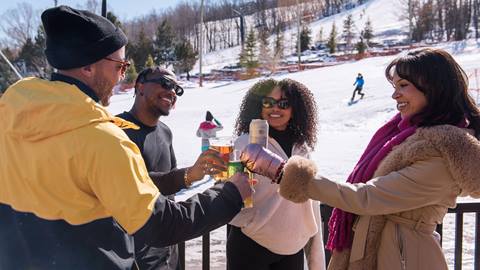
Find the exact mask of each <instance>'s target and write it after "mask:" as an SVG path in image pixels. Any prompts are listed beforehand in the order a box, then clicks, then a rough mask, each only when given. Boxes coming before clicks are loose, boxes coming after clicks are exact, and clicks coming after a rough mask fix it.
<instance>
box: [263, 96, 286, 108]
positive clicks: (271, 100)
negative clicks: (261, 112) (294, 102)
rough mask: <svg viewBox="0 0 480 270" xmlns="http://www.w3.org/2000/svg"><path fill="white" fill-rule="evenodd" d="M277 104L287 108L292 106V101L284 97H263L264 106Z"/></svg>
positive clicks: (268, 106) (279, 106)
mask: <svg viewBox="0 0 480 270" xmlns="http://www.w3.org/2000/svg"><path fill="white" fill-rule="evenodd" d="M275 105H277V107H278V108H280V109H282V110H285V109H288V108H289V107H290V103H289V102H288V99H286V98H282V99H274V98H272V97H264V98H262V107H263V108H265V109H270V108H273V106H275Z"/></svg>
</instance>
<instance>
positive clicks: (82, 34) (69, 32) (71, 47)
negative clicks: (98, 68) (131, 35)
mask: <svg viewBox="0 0 480 270" xmlns="http://www.w3.org/2000/svg"><path fill="white" fill-rule="evenodd" d="M42 22H43V26H44V28H45V33H46V35H47V49H46V50H45V54H46V56H47V59H48V62H49V63H50V65H52V66H53V67H55V68H57V69H71V68H78V67H83V66H86V65H89V64H93V63H95V62H97V61H99V60H100V59H102V58H104V57H106V56H108V55H110V54H112V53H114V52H115V51H117V50H118V49H120V48H121V47H123V46H125V45H126V44H127V37H126V36H125V34H124V33H123V32H122V30H121V29H120V28H118V27H116V26H115V25H113V24H112V23H111V22H110V21H109V20H108V19H106V18H104V17H101V16H99V15H96V14H94V13H92V12H89V11H86V10H77V9H73V8H71V7H68V6H59V7H55V8H50V9H47V10H45V11H44V12H43V13H42Z"/></svg>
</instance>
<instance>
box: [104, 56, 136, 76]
mask: <svg viewBox="0 0 480 270" xmlns="http://www.w3.org/2000/svg"><path fill="white" fill-rule="evenodd" d="M103 59H105V60H108V61H112V62H116V63H119V64H120V71H121V72H122V73H125V71H127V68H128V67H129V66H130V65H131V64H130V62H129V61H128V60H117V59H113V58H110V57H105V58H103Z"/></svg>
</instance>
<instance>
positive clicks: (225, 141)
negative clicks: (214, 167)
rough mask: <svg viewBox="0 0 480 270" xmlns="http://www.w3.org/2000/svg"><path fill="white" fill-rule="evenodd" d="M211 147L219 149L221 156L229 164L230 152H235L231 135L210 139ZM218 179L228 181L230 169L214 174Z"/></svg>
mask: <svg viewBox="0 0 480 270" xmlns="http://www.w3.org/2000/svg"><path fill="white" fill-rule="evenodd" d="M210 147H211V148H213V149H215V150H217V151H218V152H219V153H220V156H221V157H222V159H223V160H224V161H225V164H228V162H229V160H230V154H231V153H232V152H233V143H232V138H231V137H216V138H211V139H210ZM213 178H214V179H215V180H217V181H226V180H227V179H228V170H227V171H223V172H220V173H218V174H215V175H213Z"/></svg>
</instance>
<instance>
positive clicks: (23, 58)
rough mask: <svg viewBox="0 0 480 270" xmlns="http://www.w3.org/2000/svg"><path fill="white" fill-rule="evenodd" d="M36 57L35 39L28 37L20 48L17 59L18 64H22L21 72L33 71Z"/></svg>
mask: <svg viewBox="0 0 480 270" xmlns="http://www.w3.org/2000/svg"><path fill="white" fill-rule="evenodd" d="M34 58H35V46H34V44H33V41H32V40H31V39H30V38H27V40H26V41H25V43H24V44H23V46H22V48H21V49H20V52H19V53H18V57H17V59H16V61H15V62H16V63H17V64H20V70H21V71H20V72H21V73H22V74H27V73H30V72H31V71H32V69H33V68H34V61H35V60H34Z"/></svg>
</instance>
